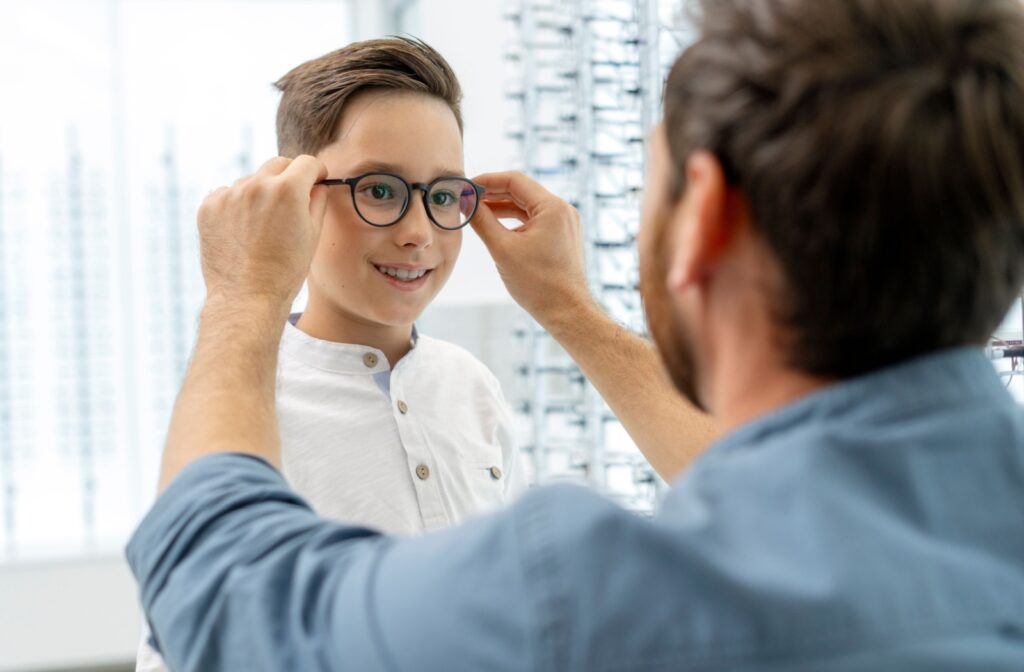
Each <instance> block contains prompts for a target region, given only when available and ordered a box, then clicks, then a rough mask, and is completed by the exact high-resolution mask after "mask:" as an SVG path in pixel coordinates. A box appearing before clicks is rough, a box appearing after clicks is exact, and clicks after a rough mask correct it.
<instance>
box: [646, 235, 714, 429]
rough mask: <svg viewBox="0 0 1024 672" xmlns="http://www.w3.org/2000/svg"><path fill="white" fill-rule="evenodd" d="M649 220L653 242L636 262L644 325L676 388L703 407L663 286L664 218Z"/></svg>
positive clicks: (688, 344)
mask: <svg viewBox="0 0 1024 672" xmlns="http://www.w3.org/2000/svg"><path fill="white" fill-rule="evenodd" d="M652 223H653V224H655V226H656V229H655V231H654V236H653V244H652V245H651V247H650V248H648V250H647V254H646V255H643V256H642V257H641V264H640V295H641V297H642V298H643V302H644V313H645V314H646V315H647V325H648V328H649V329H650V332H651V337H652V338H653V339H654V344H655V345H656V346H657V348H658V352H659V353H660V354H661V359H662V362H664V364H665V368H666V369H667V370H668V373H669V377H670V378H671V379H672V383H673V384H674V385H675V386H676V389H677V390H679V392H681V393H682V395H683V396H684V397H686V398H687V399H688V400H689V401H690V403H692V404H693V405H694V406H696V407H697V408H699V409H700V410H702V411H706V410H707V409H706V408H705V407H704V404H702V403H701V400H700V397H699V396H698V394H697V389H698V384H697V366H696V359H695V357H694V352H693V343H692V339H691V338H690V332H689V330H688V329H687V328H686V324H685V323H684V322H683V320H682V317H681V316H679V315H678V314H677V312H676V310H675V309H674V307H673V305H672V300H671V298H670V297H669V295H668V288H667V287H666V284H667V282H666V281H667V277H668V259H669V257H670V255H671V251H670V249H669V248H670V246H669V245H668V240H667V239H668V233H667V229H668V226H667V222H666V221H665V219H664V218H658V219H657V220H656V221H655V222H652ZM644 257H646V258H644Z"/></svg>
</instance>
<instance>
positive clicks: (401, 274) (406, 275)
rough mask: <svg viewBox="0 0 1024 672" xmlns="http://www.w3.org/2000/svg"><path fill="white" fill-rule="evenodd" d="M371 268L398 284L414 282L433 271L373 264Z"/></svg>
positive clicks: (421, 268) (430, 269)
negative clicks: (396, 281)
mask: <svg viewBox="0 0 1024 672" xmlns="http://www.w3.org/2000/svg"><path fill="white" fill-rule="evenodd" d="M373 266H374V268H376V269H377V270H378V271H380V272H381V273H383V274H384V275H386V276H388V277H390V278H393V279H395V280H398V281H399V282H415V281H417V280H419V279H420V278H422V277H423V276H425V275H427V274H428V273H430V272H431V271H433V270H434V269H432V268H424V267H419V268H403V267H398V266H384V265H382V264H374V265H373Z"/></svg>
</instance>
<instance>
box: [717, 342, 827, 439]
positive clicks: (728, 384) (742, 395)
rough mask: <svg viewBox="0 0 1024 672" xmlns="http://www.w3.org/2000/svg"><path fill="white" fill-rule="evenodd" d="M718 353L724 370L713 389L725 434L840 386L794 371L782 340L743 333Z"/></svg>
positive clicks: (720, 370) (720, 369)
mask: <svg viewBox="0 0 1024 672" xmlns="http://www.w3.org/2000/svg"><path fill="white" fill-rule="evenodd" d="M729 341H732V342H729ZM715 349H716V353H715V355H713V356H716V357H717V358H718V362H717V364H718V366H717V367H715V368H716V373H715V376H714V380H711V381H709V383H710V385H709V387H708V391H709V393H710V397H711V398H710V399H709V401H710V403H711V409H712V411H713V414H714V416H715V420H716V423H717V425H718V427H719V429H720V430H721V432H722V433H723V434H725V433H729V432H732V431H733V430H735V429H737V428H739V427H740V426H742V425H745V424H747V423H748V422H751V421H752V420H755V419H757V418H759V417H761V416H764V415H767V414H769V413H772V412H775V411H777V410H779V409H781V408H782V407H784V406H787V405H789V404H791V403H793V402H794V401H796V400H797V399H800V398H801V397H804V396H807V395H808V394H811V393H813V392H816V391H817V390H820V389H822V388H824V387H827V386H828V385H831V384H832V383H834V382H835V381H833V380H829V379H826V378H820V377H816V376H811V375H809V374H806V373H802V372H800V371H796V370H793V369H792V368H790V367H788V366H787V365H786V356H785V353H784V352H783V351H782V349H781V348H780V347H779V346H778V345H777V340H776V339H773V338H771V337H769V336H766V335H763V334H751V333H749V332H747V333H740V332H739V331H737V332H735V334H734V335H733V337H732V338H728V337H726V338H723V339H721V340H720V341H719V342H718V343H717V344H716V348H715Z"/></svg>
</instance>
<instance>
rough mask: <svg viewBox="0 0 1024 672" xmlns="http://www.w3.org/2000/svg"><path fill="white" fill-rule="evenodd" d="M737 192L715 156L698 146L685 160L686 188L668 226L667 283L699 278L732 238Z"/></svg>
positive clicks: (675, 285) (690, 282)
mask: <svg viewBox="0 0 1024 672" xmlns="http://www.w3.org/2000/svg"><path fill="white" fill-rule="evenodd" d="M737 196H738V195H737V194H736V193H734V192H733V190H731V189H730V187H729V185H728V182H727V181H726V179H725V171H724V170H723V169H722V164H721V162H720V161H719V160H718V158H717V157H716V156H715V155H714V154H712V153H711V152H708V151H706V150H699V151H696V152H694V153H693V154H691V155H690V157H689V158H688V159H687V161H686V192H685V194H684V195H683V197H682V198H681V199H680V201H679V204H678V205H677V206H676V209H675V211H674V212H673V213H672V219H671V220H670V222H669V226H671V227H672V229H673V231H674V232H675V234H674V235H675V239H674V240H673V243H674V245H673V248H672V252H671V256H670V260H669V268H668V285H669V288H670V289H672V290H674V291H678V290H681V289H683V288H685V287H688V286H692V285H694V284H697V283H699V282H701V281H702V280H703V279H704V278H705V277H707V275H708V274H709V273H710V272H711V271H713V270H714V267H715V265H716V264H717V262H718V260H719V259H720V258H721V256H722V254H723V253H724V252H725V251H726V250H728V249H729V247H730V246H731V244H732V243H733V242H734V240H735V234H736V231H737V228H738V227H737V222H738V215H739V213H738V212H737V209H736V205H737V203H736V200H737Z"/></svg>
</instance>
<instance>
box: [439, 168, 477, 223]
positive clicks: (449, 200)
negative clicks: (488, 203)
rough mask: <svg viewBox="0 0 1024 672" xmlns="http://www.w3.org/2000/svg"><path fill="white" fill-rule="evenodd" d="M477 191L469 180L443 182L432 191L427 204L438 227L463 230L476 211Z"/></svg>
mask: <svg viewBox="0 0 1024 672" xmlns="http://www.w3.org/2000/svg"><path fill="white" fill-rule="evenodd" d="M476 200H477V195H476V189H474V188H473V184H472V183H471V182H469V180H462V179H454V178H453V179H450V180H442V181H440V182H438V183H436V184H435V185H434V187H433V188H432V189H431V190H430V195H429V197H428V198H427V202H428V203H429V204H430V214H431V216H432V217H433V218H434V221H435V222H436V223H437V225H438V226H441V227H443V228H445V229H458V228H461V227H462V226H464V225H465V224H466V222H468V221H469V218H470V217H471V216H472V215H473V212H474V211H475V210H476Z"/></svg>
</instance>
